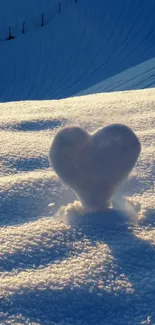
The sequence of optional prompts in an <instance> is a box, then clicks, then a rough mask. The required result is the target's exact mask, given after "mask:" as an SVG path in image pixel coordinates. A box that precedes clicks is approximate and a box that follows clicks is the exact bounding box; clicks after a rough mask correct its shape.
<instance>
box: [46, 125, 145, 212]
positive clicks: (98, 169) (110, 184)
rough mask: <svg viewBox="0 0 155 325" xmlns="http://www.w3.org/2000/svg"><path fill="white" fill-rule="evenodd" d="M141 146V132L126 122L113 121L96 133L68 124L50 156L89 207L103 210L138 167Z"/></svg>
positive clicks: (52, 147)
mask: <svg viewBox="0 0 155 325" xmlns="http://www.w3.org/2000/svg"><path fill="white" fill-rule="evenodd" d="M140 149H141V146H140V142H139V140H138V138H137V136H136V135H135V134H134V132H133V131H132V130H131V129H130V128H129V127H127V126H125V125H122V124H111V125H109V126H107V127H104V128H102V129H99V130H97V131H96V132H95V133H93V134H89V133H87V132H86V131H85V130H84V129H82V128H80V127H67V128H64V129H62V130H60V131H59V132H58V133H57V134H56V136H55V138H54V140H53V142H52V145H51V148H50V151H49V160H50V163H51V166H52V167H53V169H54V170H55V171H56V173H57V175H58V176H59V177H60V178H61V179H62V181H64V182H65V183H66V184H67V185H69V186H70V187H71V188H72V189H73V190H74V191H75V192H76V194H77V196H78V197H79V199H80V201H81V202H82V204H83V206H84V207H85V208H86V209H88V210H89V211H102V210H104V209H105V208H107V207H108V206H109V204H110V199H111V197H112V195H113V194H114V192H115V190H116V189H117V187H119V186H120V185H121V183H122V182H123V181H124V180H125V179H126V177H127V176H128V174H129V173H130V171H131V170H132V168H133V167H134V165H135V163H136V161H137V158H138V156H139V153H140Z"/></svg>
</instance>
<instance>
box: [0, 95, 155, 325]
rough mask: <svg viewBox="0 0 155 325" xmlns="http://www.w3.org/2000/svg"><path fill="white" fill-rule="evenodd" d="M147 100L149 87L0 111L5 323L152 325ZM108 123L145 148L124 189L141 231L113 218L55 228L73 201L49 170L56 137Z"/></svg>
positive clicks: (152, 206) (153, 230)
mask: <svg viewBox="0 0 155 325" xmlns="http://www.w3.org/2000/svg"><path fill="white" fill-rule="evenodd" d="M154 102H155V90H154V89H150V90H143V91H142V90H139V91H130V92H123V93H121V92H120V93H108V94H100V95H91V96H85V97H75V98H70V99H67V100H61V101H36V102H35V101H34V102H31V101H30V102H19V103H18V102H16V103H6V104H0V111H1V115H0V128H1V130H0V157H1V158H0V163H1V183H0V212H1V214H0V223H1V229H0V257H1V259H0V271H1V273H0V275H1V285H0V296H1V307H0V308H1V314H0V315H1V323H2V324H11V325H12V324H31V325H32V324H33V325H34V324H35V325H36V324H37V325H43V324H46V325H47V324H48V325H51V324H59V325H60V324H70V325H73V324H80V325H84V324H87V325H88V324H92V325H97V324H107V325H114V324H115V325H116V324H119V325H120V324H121V325H124V324H127V325H128V324H137V325H139V324H154V323H155V312H154V278H155V273H154V272H155V271H154V270H155V241H154V237H155V224H154V215H155V212H154V211H155V199H154V184H155V171H154V164H155V161H154V159H155V149H154V141H155V130H154V122H155V110H154ZM113 122H116V123H118V122H119V123H125V124H127V125H129V126H130V127H131V128H132V129H133V130H134V131H135V132H136V134H137V135H138V137H139V139H140V141H141V144H142V153H141V155H140V159H139V161H138V163H137V165H136V167H135V168H134V170H133V173H132V174H131V176H130V178H129V179H128V180H127V181H126V183H125V184H124V185H123V187H122V189H121V191H122V193H123V194H124V195H126V196H128V197H129V198H130V199H131V200H132V201H133V202H134V204H135V203H137V204H139V206H140V211H139V218H140V222H139V225H137V226H131V225H127V224H125V223H124V222H123V223H122V221H121V223H120V220H119V216H117V213H116V212H115V211H114V212H112V213H111V214H106V213H105V214H104V213H103V214H100V215H99V214H94V215H92V216H91V218H90V217H89V216H88V219H87V221H86V224H83V225H81V226H78V227H76V226H70V225H66V224H63V223H59V222H58V221H57V220H56V219H54V220H53V219H52V216H53V215H54V213H55V212H56V211H57V210H58V209H59V208H60V207H61V206H62V205H63V204H65V205H67V204H68V203H69V202H73V201H74V199H75V195H74V193H73V192H72V191H71V190H69V189H67V188H66V187H65V186H64V185H63V184H61V182H60V181H59V179H58V178H57V177H56V175H55V174H54V172H53V171H52V170H51V169H50V168H49V164H48V158H47V157H48V150H49V146H50V144H51V141H52V138H53V136H54V134H55V132H56V131H57V130H58V129H59V128H61V127H62V126H63V125H65V126H67V125H73V124H77V125H80V126H82V127H85V128H86V129H87V130H88V131H93V130H95V129H97V128H99V127H101V126H104V125H107V124H109V123H113ZM76 209H77V207H76ZM77 212H78V211H76V213H77ZM79 212H80V210H79ZM72 213H73V214H74V213H75V212H74V206H73V207H72ZM111 220H116V222H113V223H112V221H111ZM3 226H4V227H3Z"/></svg>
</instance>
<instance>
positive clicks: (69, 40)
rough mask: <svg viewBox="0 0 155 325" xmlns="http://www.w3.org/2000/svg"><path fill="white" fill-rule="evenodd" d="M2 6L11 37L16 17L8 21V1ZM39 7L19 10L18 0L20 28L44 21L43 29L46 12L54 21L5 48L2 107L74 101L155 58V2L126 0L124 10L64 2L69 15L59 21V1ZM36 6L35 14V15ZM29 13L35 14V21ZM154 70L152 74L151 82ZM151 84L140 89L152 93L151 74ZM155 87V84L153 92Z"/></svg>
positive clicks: (0, 58) (0, 57) (86, 0)
mask: <svg viewBox="0 0 155 325" xmlns="http://www.w3.org/2000/svg"><path fill="white" fill-rule="evenodd" d="M1 2H2V4H3V5H1V7H2V8H3V7H4V9H3V10H2V13H1V14H0V17H1V16H3V17H6V23H5V25H4V26H5V31H6V32H7V33H8V27H9V26H10V25H11V23H12V24H15V21H12V20H11V18H9V17H10V15H11V13H10V14H7V15H6V5H4V3H5V1H1ZM33 2H34V1H33ZM33 2H32V1H31V4H30V1H28V2H26V1H24V5H23V6H22V4H20V6H19V1H18V2H17V0H16V1H14V2H13V4H14V3H15V5H14V10H13V14H12V16H13V17H15V18H14V20H16V21H17V24H20V25H21V23H20V21H22V22H23V19H24V20H26V21H29V20H30V22H31V21H32V25H33V24H34V23H35V20H36V19H37V21H38V19H39V21H38V22H37V23H36V25H37V26H38V23H39V24H40V16H41V13H42V11H43V10H44V9H45V7H46V10H44V11H46V12H47V11H48V17H49V16H50V15H51V20H50V17H49V18H48V19H47V20H48V24H46V25H45V26H44V28H39V27H37V28H34V29H33V28H31V30H30V32H27V33H26V34H24V35H21V34H20V35H19V32H18V37H17V38H16V39H14V40H11V41H5V42H1V43H0V49H1V51H0V52H1V54H0V62H1V63H0V74H1V75H2V76H3V78H2V79H1V82H0V100H1V101H4V102H5V101H6V102H7V101H17V100H46V99H60V98H64V97H68V96H74V95H75V94H77V93H79V92H81V91H83V90H85V89H88V88H90V87H91V86H94V85H95V84H98V83H99V82H103V81H106V80H107V79H108V78H110V77H112V76H114V75H116V74H118V73H120V72H123V71H125V70H127V69H129V68H133V67H136V66H137V65H139V64H141V63H143V62H144V61H148V60H150V59H153V58H155V20H154V11H155V3H154V0H149V4H148V1H147V0H143V1H141V0H137V1H135V0H128V1H125V2H124V0H120V2H119V6H118V4H117V1H115V0H109V1H106V2H105V1H102V0H98V1H95V2H94V1H93V0H78V2H77V3H75V1H73V0H72V1H68V2H65V0H63V3H67V4H66V6H65V8H64V9H65V10H64V9H62V12H61V14H57V15H55V14H53V12H55V10H57V9H55V5H54V3H55V1H51V2H50V1H48V2H47V5H45V1H42V2H41V1H39V2H38V6H35V3H34V5H33ZM10 3H12V1H10ZM22 3H23V1H22ZM51 3H52V4H51ZM13 4H12V5H11V8H12V6H13ZM26 6H27V10H25V7H26ZM32 6H33V8H35V9H33V10H31V8H32ZM7 7H8V6H7ZM22 7H23V9H24V12H25V14H23V11H22ZM18 8H19V9H18ZM18 10H19V11H18ZM28 10H29V12H31V14H30V18H29V20H28V19H27V16H28ZM10 12H11V11H10ZM15 12H16V14H14V13H15ZM17 12H19V14H18V17H17ZM46 12H45V20H46ZM4 13H5V15H4ZM53 15H54V16H53ZM3 17H2V22H4V20H5V18H3ZM17 18H18V19H17ZM49 20H50V22H49ZM36 25H35V26H36ZM20 29H21V27H20ZM2 35H4V33H2ZM10 53H11V55H10ZM33 58H35V60H34V59H33ZM151 67H154V63H153V61H152V65H151ZM151 67H150V68H149V71H148V73H150V78H151V76H152V74H151V71H150V70H151ZM145 79H147V80H148V83H147V82H145V83H144V86H143V83H140V82H139V85H140V86H139V88H147V87H150V80H149V77H148V74H147V75H146V77H145V78H144V80H143V82H144V81H145ZM34 80H35V83H34ZM154 86H155V83H154V81H153V80H152V82H151V87H154ZM137 87H138V85H137ZM129 89H132V83H130V84H129V87H127V88H126V90H129ZM116 90H117V89H116Z"/></svg>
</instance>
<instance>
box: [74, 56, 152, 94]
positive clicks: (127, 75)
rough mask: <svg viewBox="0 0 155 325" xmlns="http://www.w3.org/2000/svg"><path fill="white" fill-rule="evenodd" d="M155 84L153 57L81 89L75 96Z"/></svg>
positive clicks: (148, 86) (139, 87)
mask: <svg viewBox="0 0 155 325" xmlns="http://www.w3.org/2000/svg"><path fill="white" fill-rule="evenodd" d="M154 86H155V58H153V59H151V60H148V61H145V62H143V63H141V64H138V65H137V66H135V67H133V68H130V69H127V70H126V71H123V72H121V73H119V74H117V75H115V76H113V77H111V78H109V79H107V80H105V81H103V82H100V83H98V84H96V85H95V86H92V87H90V88H88V89H85V90H83V91H81V92H80V93H78V94H76V96H81V95H82V96H83V95H89V94H97V93H102V92H109V91H123V90H129V89H144V88H153V87H154Z"/></svg>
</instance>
